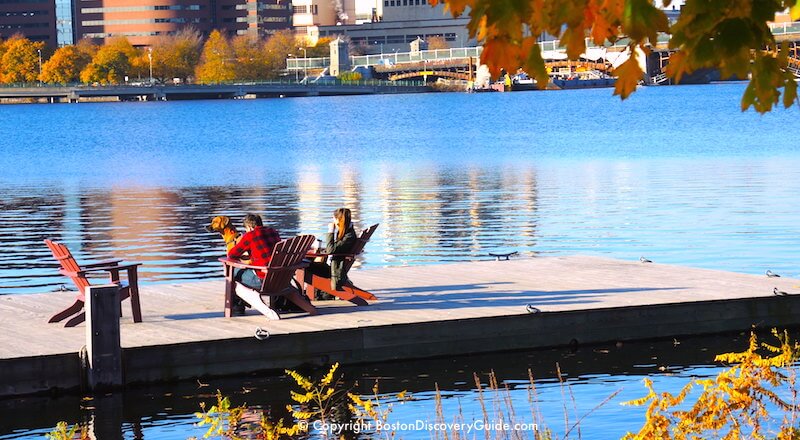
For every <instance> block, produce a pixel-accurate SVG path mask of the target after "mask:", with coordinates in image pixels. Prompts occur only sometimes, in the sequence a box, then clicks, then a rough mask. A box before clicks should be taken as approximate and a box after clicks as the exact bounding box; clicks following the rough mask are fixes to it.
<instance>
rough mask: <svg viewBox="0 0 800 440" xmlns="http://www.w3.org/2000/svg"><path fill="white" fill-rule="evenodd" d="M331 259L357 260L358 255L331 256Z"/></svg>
mask: <svg viewBox="0 0 800 440" xmlns="http://www.w3.org/2000/svg"><path fill="white" fill-rule="evenodd" d="M328 256H329V257H337V258H344V259H345V260H355V259H356V256H358V254H329V255H328Z"/></svg>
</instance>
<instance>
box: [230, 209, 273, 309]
mask: <svg viewBox="0 0 800 440" xmlns="http://www.w3.org/2000/svg"><path fill="white" fill-rule="evenodd" d="M243 223H244V230H245V233H244V235H242V238H241V239H239V242H238V243H236V245H235V246H234V247H232V248H231V250H229V251H228V258H242V256H244V254H245V253H249V255H250V264H252V265H254V266H266V265H268V264H269V261H270V259H271V258H272V248H273V247H275V244H277V243H278V242H279V241H281V237H280V235H278V231H276V230H275V229H272V228H267V227H264V223H263V221H262V220H261V216H259V215H257V214H247V215H246V216H244V222H243ZM234 279H235V280H236V281H238V282H240V283H241V284H242V285H244V286H246V287H249V288H251V289H254V290H261V283H262V281H263V279H264V272H261V271H258V272H256V271H255V270H253V269H236V272H234ZM244 306H245V304H244V302H243V301H242V300H241V298H239V297H238V296H237V297H236V298H235V300H234V304H233V310H234V311H235V312H237V313H238V314H243V313H244Z"/></svg>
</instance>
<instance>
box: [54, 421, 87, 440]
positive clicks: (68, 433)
mask: <svg viewBox="0 0 800 440" xmlns="http://www.w3.org/2000/svg"><path fill="white" fill-rule="evenodd" d="M76 436H77V438H78V439H80V440H88V439H89V430H88V429H87V428H86V427H85V426H82V425H77V424H76V425H72V426H69V424H68V423H67V422H58V423H57V424H56V427H55V429H53V430H52V431H50V432H49V433H47V434H45V437H46V438H47V440H75V438H76Z"/></svg>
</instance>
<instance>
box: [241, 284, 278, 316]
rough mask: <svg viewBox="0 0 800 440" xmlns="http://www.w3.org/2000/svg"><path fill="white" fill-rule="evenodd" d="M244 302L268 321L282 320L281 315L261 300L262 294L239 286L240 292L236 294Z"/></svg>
mask: <svg viewBox="0 0 800 440" xmlns="http://www.w3.org/2000/svg"><path fill="white" fill-rule="evenodd" d="M236 294H237V295H239V298H241V299H242V300H243V301H245V302H247V304H250V307H252V308H254V309H256V310H258V311H259V312H261V314H263V315H264V316H266V317H267V319H273V320H278V319H281V317H280V315H278V313H276V312H275V311H274V310H272V309H271V308H270V307H269V306H267V305H266V304H264V301H263V300H262V299H261V294H260V293H258V292H256V291H255V290H253V289H249V288H247V287H244V286H239V287H238V291H237V292H236Z"/></svg>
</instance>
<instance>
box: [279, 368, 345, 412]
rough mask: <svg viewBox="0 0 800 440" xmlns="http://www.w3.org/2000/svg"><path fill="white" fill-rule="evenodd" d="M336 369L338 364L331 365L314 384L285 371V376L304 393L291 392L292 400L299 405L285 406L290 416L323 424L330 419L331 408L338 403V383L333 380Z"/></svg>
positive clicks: (305, 378)
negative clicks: (316, 420)
mask: <svg viewBox="0 0 800 440" xmlns="http://www.w3.org/2000/svg"><path fill="white" fill-rule="evenodd" d="M338 368H339V364H338V363H336V364H333V365H332V366H331V368H330V370H328V373H327V374H325V376H323V377H322V378H321V379H320V380H319V382H314V381H313V380H312V379H311V378H310V377H305V376H303V375H302V374H300V373H298V372H296V371H294V370H286V374H287V375H289V377H291V378H292V379H294V381H295V382H296V383H297V385H299V386H300V387H301V388H303V390H305V391H306V392H305V393H304V394H301V393H297V392H294V391H292V392H291V397H292V400H294V401H295V402H297V403H298V404H299V405H297V406H293V405H287V406H286V409H288V410H289V411H290V412H291V413H292V416H294V417H295V418H297V419H299V420H310V419H312V418H319V419H320V420H322V421H323V422H325V421H326V420H328V419H330V418H331V413H332V411H333V408H334V406H335V405H336V404H337V403H338V401H339V399H338V393H337V390H336V388H337V387H338V386H339V382H340V381H339V380H338V379H337V380H334V378H335V374H336V370H337V369H338Z"/></svg>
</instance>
